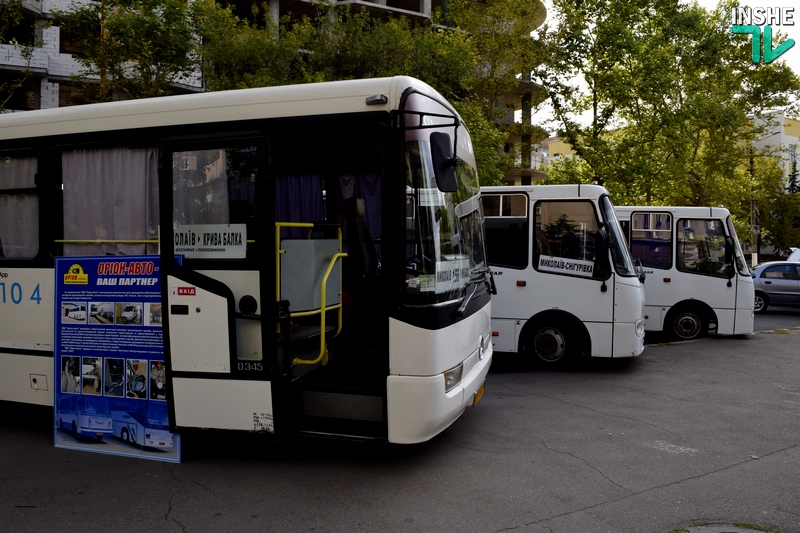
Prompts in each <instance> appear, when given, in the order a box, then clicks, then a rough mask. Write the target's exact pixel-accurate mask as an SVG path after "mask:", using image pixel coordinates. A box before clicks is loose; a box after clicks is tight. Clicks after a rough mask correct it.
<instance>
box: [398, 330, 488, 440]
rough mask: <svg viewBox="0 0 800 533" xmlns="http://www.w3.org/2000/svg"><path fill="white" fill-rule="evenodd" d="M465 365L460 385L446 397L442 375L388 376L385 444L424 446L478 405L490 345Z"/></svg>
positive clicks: (471, 357) (486, 368) (484, 378)
mask: <svg viewBox="0 0 800 533" xmlns="http://www.w3.org/2000/svg"><path fill="white" fill-rule="evenodd" d="M487 344H488V346H487V347H486V349H485V350H484V352H483V353H481V351H480V349H478V350H475V352H473V354H472V355H470V356H469V357H468V358H467V359H466V360H465V361H464V362H463V365H464V369H463V373H462V376H461V383H460V384H459V385H457V386H456V387H454V388H453V389H452V390H451V391H449V392H447V393H445V390H444V374H438V375H435V376H389V377H388V378H387V383H386V403H387V412H388V413H387V414H388V426H389V432H388V440H389V442H393V443H397V444H414V443H417V442H424V441H427V440H429V439H431V438H432V437H434V436H435V435H437V434H439V433H441V432H442V431H444V430H445V429H446V428H447V427H448V426H450V424H452V423H453V422H455V421H456V420H457V419H458V417H459V416H461V413H463V412H464V410H465V409H466V408H467V407H469V406H472V405H475V404H476V403H477V400H479V399H480V395H481V394H482V393H483V388H482V387H483V385H484V382H485V381H486V375H487V374H488V373H489V367H490V366H491V364H492V355H493V350H492V347H491V343H487Z"/></svg>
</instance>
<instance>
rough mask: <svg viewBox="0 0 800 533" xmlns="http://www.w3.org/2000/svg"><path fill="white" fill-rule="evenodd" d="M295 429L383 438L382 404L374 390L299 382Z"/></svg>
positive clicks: (382, 401) (383, 416)
mask: <svg viewBox="0 0 800 533" xmlns="http://www.w3.org/2000/svg"><path fill="white" fill-rule="evenodd" d="M299 392H300V394H299V398H298V399H299V402H300V406H299V410H298V411H299V412H298V413H297V415H298V421H297V422H298V427H297V429H298V430H299V431H300V432H302V433H319V434H327V435H339V436H345V437H358V438H381V439H385V438H386V434H387V430H386V423H385V420H384V419H385V412H386V410H385V407H384V403H385V402H384V398H383V395H382V394H379V393H377V391H368V390H363V389H352V388H349V387H330V386H315V385H311V384H303V385H301V387H300V391H299Z"/></svg>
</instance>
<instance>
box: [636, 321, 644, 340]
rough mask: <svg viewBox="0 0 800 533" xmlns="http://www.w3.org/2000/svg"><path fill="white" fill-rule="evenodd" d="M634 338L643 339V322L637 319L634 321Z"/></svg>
mask: <svg viewBox="0 0 800 533" xmlns="http://www.w3.org/2000/svg"><path fill="white" fill-rule="evenodd" d="M636 336H637V337H644V320H643V319H639V320H637V321H636Z"/></svg>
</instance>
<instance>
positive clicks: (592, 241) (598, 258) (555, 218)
mask: <svg viewBox="0 0 800 533" xmlns="http://www.w3.org/2000/svg"><path fill="white" fill-rule="evenodd" d="M531 232H532V235H531V243H532V265H531V266H532V267H533V270H534V271H535V273H536V280H537V283H536V297H538V298H544V299H545V301H547V302H552V304H551V305H550V306H548V307H549V309H550V310H549V311H547V312H546V313H544V314H547V315H548V318H547V320H545V322H546V327H544V328H543V329H542V331H543V332H544V333H541V332H540V334H537V338H538V337H539V336H540V335H541V336H542V338H543V339H544V340H543V342H546V341H548V335H547V332H557V333H558V335H556V334H555V333H554V334H553V335H554V339H552V342H553V345H562V344H563V339H562V338H561V336H562V335H564V333H563V332H562V328H556V327H554V326H553V325H552V324H553V323H554V321H556V322H563V321H561V319H560V318H559V315H558V313H557V312H558V311H563V312H566V313H569V314H570V315H573V316H575V317H578V318H579V320H580V321H581V322H582V323H583V326H584V327H585V328H586V333H587V334H588V338H590V339H594V342H591V343H587V342H585V341H586V339H582V340H579V343H580V344H583V346H584V347H587V346H588V345H589V344H590V345H591V349H592V352H594V351H595V350H598V353H599V351H601V350H608V353H613V349H611V344H612V341H611V339H613V338H614V335H613V328H614V318H613V317H614V313H615V306H614V303H615V289H614V287H615V278H614V276H615V273H614V270H613V269H612V268H611V264H610V261H609V237H608V233H607V231H606V229H605V228H604V226H603V224H602V223H601V219H600V214H599V213H598V211H597V209H596V203H595V202H594V201H592V200H591V199H586V200H582V199H574V200H573V199H546V198H543V199H536V200H535V201H534V203H533V227H532V230H531ZM543 320H544V319H543ZM565 328H566V327H565ZM566 329H569V328H566ZM578 331H580V328H578ZM599 339H604V340H603V341H602V342H601V341H599ZM537 345H538V342H537ZM601 347H602V348H601ZM588 355H592V354H588Z"/></svg>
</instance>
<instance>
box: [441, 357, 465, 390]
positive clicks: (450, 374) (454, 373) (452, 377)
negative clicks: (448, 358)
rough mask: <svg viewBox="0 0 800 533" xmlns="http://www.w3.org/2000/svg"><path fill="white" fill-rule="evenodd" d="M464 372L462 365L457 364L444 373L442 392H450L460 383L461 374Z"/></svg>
mask: <svg viewBox="0 0 800 533" xmlns="http://www.w3.org/2000/svg"><path fill="white" fill-rule="evenodd" d="M463 370H464V365H463V364H462V363H459V364H458V366H455V367H453V368H451V369H450V370H448V371H447V372H445V373H444V392H450V391H451V390H453V388H454V387H455V386H456V385H458V384H459V383H461V372H463Z"/></svg>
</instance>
